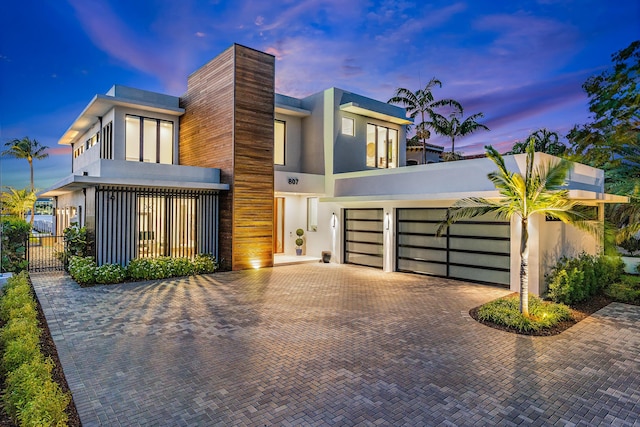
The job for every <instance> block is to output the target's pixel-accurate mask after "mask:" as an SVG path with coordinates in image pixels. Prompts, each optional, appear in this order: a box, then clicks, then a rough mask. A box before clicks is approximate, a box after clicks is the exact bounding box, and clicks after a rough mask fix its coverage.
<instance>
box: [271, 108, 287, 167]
mask: <svg viewBox="0 0 640 427" xmlns="http://www.w3.org/2000/svg"><path fill="white" fill-rule="evenodd" d="M277 123H281V124H282V163H277V161H276V158H277V155H276V150H277V142H276V124H277ZM273 164H274V165H275V166H286V164H287V122H286V121H284V120H280V119H274V121H273Z"/></svg>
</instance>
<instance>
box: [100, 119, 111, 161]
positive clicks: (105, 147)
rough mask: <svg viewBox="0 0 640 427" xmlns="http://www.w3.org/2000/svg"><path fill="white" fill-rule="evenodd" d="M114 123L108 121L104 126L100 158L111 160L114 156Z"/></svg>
mask: <svg viewBox="0 0 640 427" xmlns="http://www.w3.org/2000/svg"><path fill="white" fill-rule="evenodd" d="M111 129H112V124H111V122H109V123H107V124H106V125H105V126H104V127H103V128H102V144H101V146H100V150H101V151H100V158H101V159H108V160H111V159H112V158H113V155H112V151H113V150H112V148H113V139H112V131H111Z"/></svg>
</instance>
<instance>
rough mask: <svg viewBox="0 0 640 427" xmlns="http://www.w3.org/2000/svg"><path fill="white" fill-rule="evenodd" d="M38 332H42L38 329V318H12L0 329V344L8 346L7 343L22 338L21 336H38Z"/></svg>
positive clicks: (4, 346) (3, 346)
mask: <svg viewBox="0 0 640 427" xmlns="http://www.w3.org/2000/svg"><path fill="white" fill-rule="evenodd" d="M38 334H40V329H38V321H37V320H36V319H31V318H22V317H15V318H11V319H10V320H9V321H8V322H7V323H6V324H5V325H4V326H3V327H2V328H1V329H0V346H1V347H2V348H6V346H7V343H8V342H10V341H12V340H16V339H20V337H22V336H25V335H35V336H38Z"/></svg>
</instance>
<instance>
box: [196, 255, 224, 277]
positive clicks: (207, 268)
mask: <svg viewBox="0 0 640 427" xmlns="http://www.w3.org/2000/svg"><path fill="white" fill-rule="evenodd" d="M193 267H194V271H195V274H207V273H214V272H215V271H216V270H217V269H218V261H216V257H214V256H213V255H211V254H199V255H196V257H195V259H194V260H193Z"/></svg>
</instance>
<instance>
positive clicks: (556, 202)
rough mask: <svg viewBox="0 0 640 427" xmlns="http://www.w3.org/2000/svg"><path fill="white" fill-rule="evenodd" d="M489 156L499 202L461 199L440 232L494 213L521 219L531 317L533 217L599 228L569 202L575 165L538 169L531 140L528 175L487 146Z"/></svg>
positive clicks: (524, 303) (525, 309)
mask: <svg viewBox="0 0 640 427" xmlns="http://www.w3.org/2000/svg"><path fill="white" fill-rule="evenodd" d="M485 149H486V152H487V157H489V158H490V159H491V160H492V161H493V163H495V164H496V166H497V167H498V170H497V171H494V172H491V173H489V174H488V175H487V177H488V178H489V179H490V180H491V182H493V184H494V185H495V187H496V189H497V190H498V192H499V193H500V198H499V199H497V200H489V199H485V198H481V197H469V198H465V199H461V200H458V201H457V202H455V203H454V204H453V206H452V207H451V208H449V215H448V219H447V220H445V221H443V222H442V223H441V224H440V225H439V227H438V230H437V234H438V235H442V234H443V233H444V230H445V229H446V228H447V227H448V226H449V225H451V224H453V223H454V222H456V221H459V220H461V219H464V218H472V217H476V216H481V215H484V214H488V213H492V214H494V215H496V216H497V217H498V218H499V219H503V220H508V219H511V217H513V216H517V217H519V218H520V225H521V230H522V232H521V237H520V312H521V313H522V314H523V315H525V316H528V315H529V218H531V216H532V215H535V214H540V215H546V216H549V217H552V218H555V219H558V220H560V221H562V222H564V223H567V224H573V225H575V226H577V227H579V228H581V229H583V230H587V231H589V232H592V233H594V234H598V231H599V229H598V227H597V226H596V225H594V224H593V223H590V222H588V221H589V218H588V217H587V216H586V215H585V214H584V213H583V212H581V211H580V209H579V204H578V203H577V202H575V201H573V200H570V199H569V190H567V189H566V188H565V187H564V186H565V183H566V182H565V181H566V178H567V174H568V173H569V171H570V170H571V168H572V166H573V164H572V163H570V162H568V161H566V160H560V161H559V162H557V163H555V164H540V165H537V166H534V160H535V159H534V153H535V150H534V141H533V139H532V140H530V141H529V146H528V147H527V153H526V154H527V161H526V170H525V173H524V175H522V174H520V173H515V172H510V171H508V170H507V168H506V166H505V163H504V159H503V158H502V156H501V155H500V153H498V151H496V149H494V148H493V147H491V146H487V147H485Z"/></svg>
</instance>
